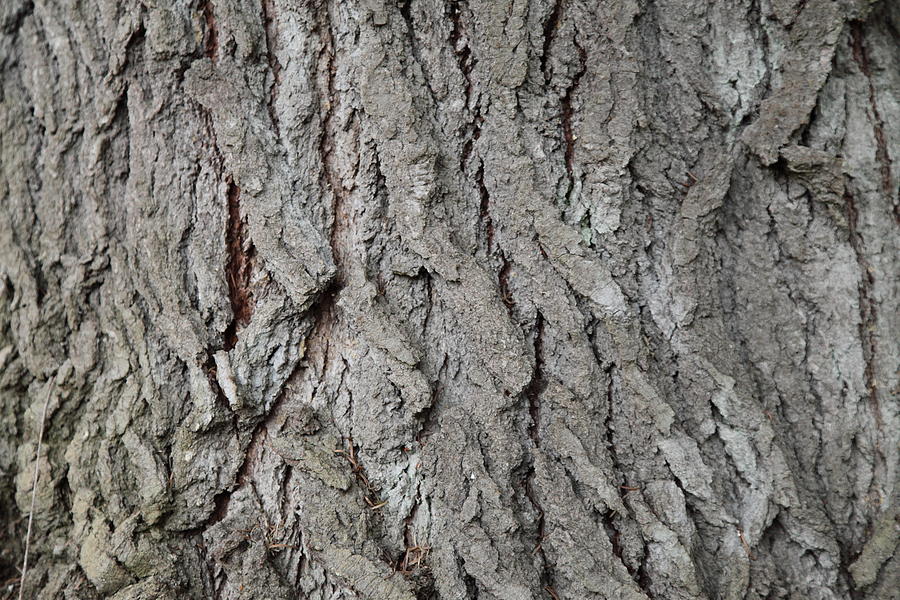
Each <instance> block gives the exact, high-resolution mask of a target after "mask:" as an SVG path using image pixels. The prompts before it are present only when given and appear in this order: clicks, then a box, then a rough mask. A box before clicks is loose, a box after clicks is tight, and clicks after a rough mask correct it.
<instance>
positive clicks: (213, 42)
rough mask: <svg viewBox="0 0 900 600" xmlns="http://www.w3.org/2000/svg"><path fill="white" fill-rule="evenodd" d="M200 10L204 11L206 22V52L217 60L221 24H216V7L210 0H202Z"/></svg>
mask: <svg viewBox="0 0 900 600" xmlns="http://www.w3.org/2000/svg"><path fill="white" fill-rule="evenodd" d="M200 10H201V12H202V13H203V20H204V21H205V22H206V33H205V39H204V43H203V48H204V54H205V55H206V56H207V58H209V59H211V60H212V61H213V62H215V61H216V60H218V58H219V26H218V25H217V24H216V13H215V7H214V6H213V3H212V2H211V1H210V0H202V2H201V3H200Z"/></svg>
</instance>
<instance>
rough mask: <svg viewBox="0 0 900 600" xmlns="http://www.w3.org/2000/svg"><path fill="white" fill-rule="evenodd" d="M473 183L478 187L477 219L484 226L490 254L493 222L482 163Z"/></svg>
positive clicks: (492, 242)
mask: <svg viewBox="0 0 900 600" xmlns="http://www.w3.org/2000/svg"><path fill="white" fill-rule="evenodd" d="M475 182H476V183H477V185H478V195H479V197H480V202H479V205H478V217H479V220H480V221H481V223H483V224H484V236H485V244H486V245H485V247H486V249H487V252H488V253H490V252H491V247H492V246H493V244H494V221H493V220H492V219H491V196H490V194H489V193H488V189H487V186H486V185H485V183H484V163H483V162H482V163H480V164H479V165H478V171H477V172H476V173H475Z"/></svg>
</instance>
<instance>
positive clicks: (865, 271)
mask: <svg viewBox="0 0 900 600" xmlns="http://www.w3.org/2000/svg"><path fill="white" fill-rule="evenodd" d="M844 203H845V204H846V207H847V226H848V229H849V231H850V236H849V237H850V246H851V247H852V248H853V252H854V254H856V262H857V263H858V264H859V270H860V281H859V338H860V340H861V341H862V352H863V360H864V362H865V379H866V389H867V390H868V392H869V403H870V404H871V408H872V412H873V413H874V416H875V426H876V428H877V429H878V431H879V432H880V431H881V430H882V422H881V409H880V405H879V401H878V386H877V383H876V378H875V356H876V353H877V350H878V337H877V335H876V333H875V331H876V330H875V325H876V322H877V317H878V315H877V309H876V306H877V305H876V302H875V299H874V298H873V295H874V287H875V276H874V272H875V270H874V269H873V268H872V265H871V263H869V259H868V258H866V254H865V248H864V247H863V241H862V238H861V236H860V235H859V231H858V229H857V228H858V226H859V210H858V208H857V206H856V199H855V198H854V197H853V194H851V193H850V191H849V190H848V191H846V192H845V193H844Z"/></svg>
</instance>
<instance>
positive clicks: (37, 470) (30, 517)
mask: <svg viewBox="0 0 900 600" xmlns="http://www.w3.org/2000/svg"><path fill="white" fill-rule="evenodd" d="M52 392H53V384H52V383H51V384H50V387H49V389H48V390H47V398H46V399H45V400H44V409H43V410H42V411H41V423H40V426H39V427H38V442H37V452H36V453H35V457H34V479H32V481H31V510H30V511H29V512H28V529H27V530H26V531H25V556H23V557H22V577H21V578H20V579H19V600H22V598H24V597H25V574H26V573H27V572H28V548H29V545H30V543H31V522H32V521H33V520H34V503H35V500H36V499H37V485H38V475H39V474H40V472H41V443H42V442H43V441H44V421H45V420H46V419H47V407H48V406H49V405H50V396H51V394H52Z"/></svg>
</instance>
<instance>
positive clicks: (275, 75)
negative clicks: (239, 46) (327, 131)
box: [262, 0, 281, 138]
mask: <svg viewBox="0 0 900 600" xmlns="http://www.w3.org/2000/svg"><path fill="white" fill-rule="evenodd" d="M276 19H277V18H276V16H275V0H262V22H263V30H264V33H265V38H266V60H267V61H268V63H269V71H271V73H272V87H271V88H270V89H269V101H268V110H269V119H270V120H271V121H272V127H273V128H274V130H275V135H276V136H278V137H279V138H280V137H281V126H280V122H279V120H278V114H277V112H276V111H275V101H276V100H277V99H278V88H279V86H280V85H281V63H280V62H279V61H278V55H277V54H276V50H277V46H276V44H277V43H278V23H277V20H276Z"/></svg>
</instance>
